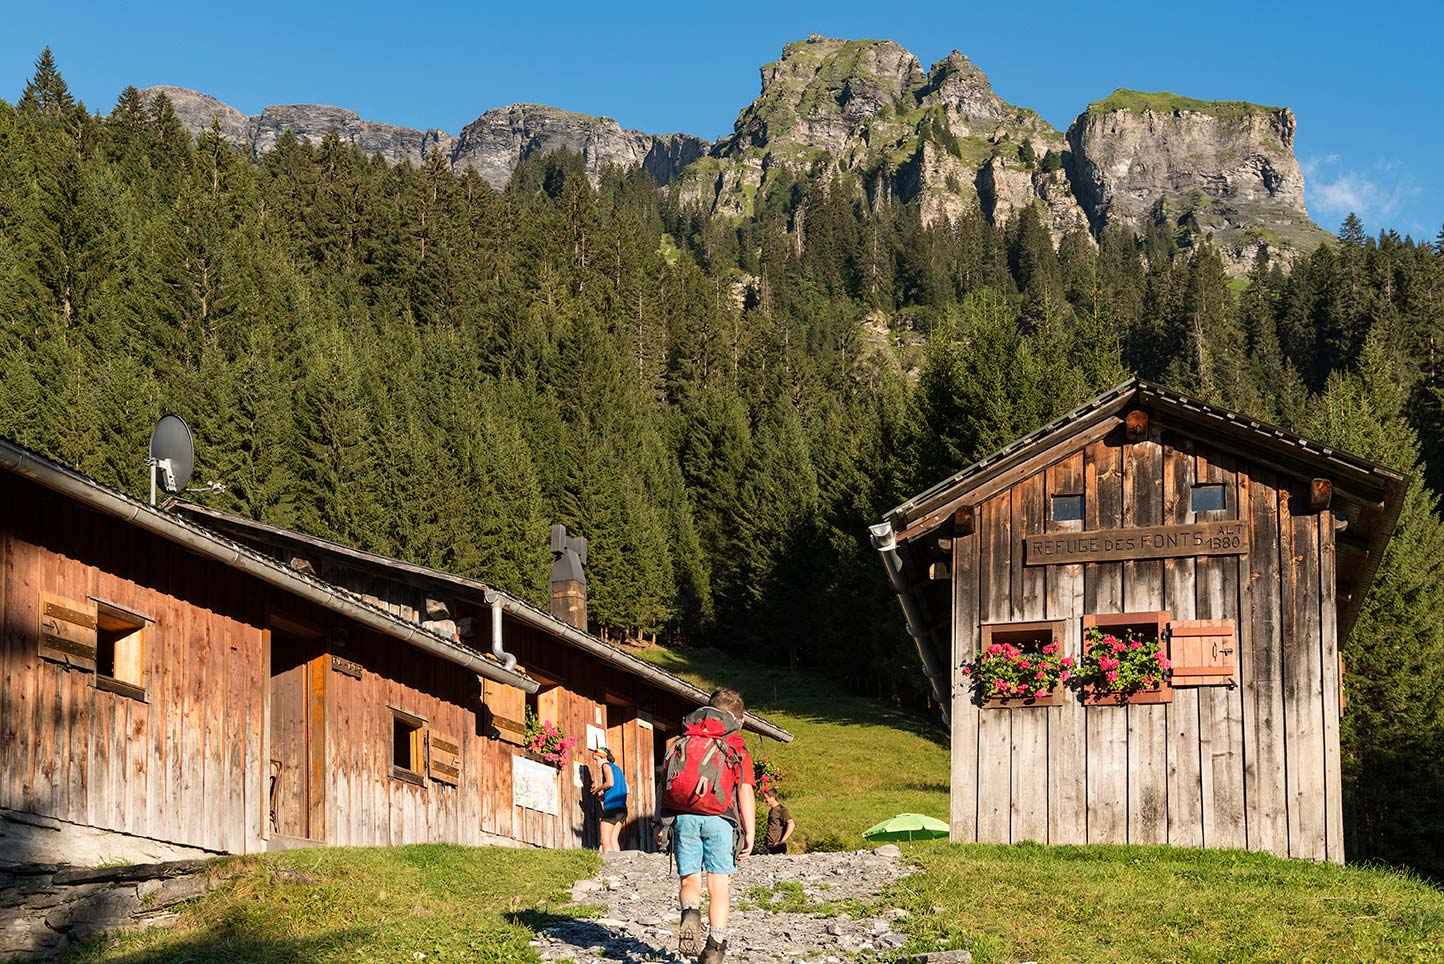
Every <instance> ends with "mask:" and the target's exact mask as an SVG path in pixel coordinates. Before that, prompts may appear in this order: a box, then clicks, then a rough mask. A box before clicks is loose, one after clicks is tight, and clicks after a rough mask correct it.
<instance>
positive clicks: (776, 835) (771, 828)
mask: <svg viewBox="0 0 1444 964" xmlns="http://www.w3.org/2000/svg"><path fill="white" fill-rule="evenodd" d="M791 819H792V811H791V810H788V809H787V807H786V806H785V805H783V804H780V803H779V804H778V805H777V806H775V807H772V808H771V809H769V810H768V811H767V838H766V844H767V847H768V848H769V849H770V848H772V847H776V846H777V845H778V844H780V843H782V835H783V834H785V833H786V832H787V821H789V820H791Z"/></svg>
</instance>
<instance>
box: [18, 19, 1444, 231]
mask: <svg viewBox="0 0 1444 964" xmlns="http://www.w3.org/2000/svg"><path fill="white" fill-rule="evenodd" d="M889 8H890V9H889ZM1441 10H1444V5H1440V4H1439V3H1437V2H1435V3H1423V2H1416V0H1405V2H1399V3H1389V4H1380V5H1375V6H1372V7H1371V6H1369V5H1362V4H1358V3H1351V4H1347V5H1345V4H1342V3H1333V2H1317V3H1310V4H1296V5H1290V4H1287V3H1284V4H1277V3H1276V4H1271V5H1261V4H1259V3H1257V2H1256V0H1255V2H1252V3H1231V2H1215V3H1210V4H1206V5H1192V4H1190V5H1182V4H1158V3H1149V4H1135V3H1127V4H1112V5H1107V6H1104V5H1102V4H1097V3H1093V4H1080V3H1076V2H1067V3H1063V2H1059V3H1050V2H1046V0H1033V2H1028V3H1004V4H999V3H996V2H993V3H988V4H972V3H967V2H953V3H947V4H939V5H937V6H935V7H934V6H929V5H927V4H921V3H915V4H906V5H902V4H900V5H896V6H894V5H891V4H880V3H877V2H875V0H874V2H871V3H854V2H849V0H834V2H830V3H792V4H784V3H772V4H754V5H747V4H741V3H734V4H730V5H727V6H726V7H724V8H718V7H715V6H713V5H709V4H682V5H672V4H667V5H663V4H655V5H647V6H644V7H616V6H615V5H613V4H607V3H595V2H593V3H587V4H575V5H573V4H567V3H561V2H556V3H547V4H540V3H525V2H521V3H518V2H515V0H513V2H511V3H507V4H505V5H500V6H494V7H493V6H489V5H487V4H485V3H468V4H460V3H451V2H430V3H415V2H413V3H410V4H397V3H394V2H392V3H386V4H381V3H372V2H350V3H338V2H331V3H300V2H298V3H293V4H280V3H268V2H251V3H241V4H201V3H185V4H179V3H155V4H148V5H145V4H137V5H122V4H116V3H106V4H98V3H88V2H71V3H64V4H58V3H53V2H52V3H46V2H43V0H42V2H40V3H35V2H33V0H30V2H24V3H20V2H16V0H0V25H3V26H0V97H3V98H5V99H7V100H12V101H13V100H14V98H15V97H16V96H18V94H19V91H20V90H21V88H22V87H23V85H24V82H25V79H26V78H27V77H28V76H29V74H30V70H31V64H32V62H33V60H34V58H35V56H36V54H37V53H38V52H39V50H40V48H41V47H43V46H44V45H45V44H47V43H48V44H50V45H51V47H52V48H54V50H55V54H56V56H57V58H58V59H59V62H60V66H61V69H62V71H63V72H64V73H65V76H66V78H67V80H68V81H69V82H70V85H71V87H72V89H74V91H75V92H76V93H77V94H78V95H79V96H80V97H81V98H83V99H84V100H85V101H86V103H87V104H88V105H89V106H90V107H91V108H92V109H97V108H99V109H105V110H108V109H109V107H110V105H111V104H112V103H113V102H114V98H115V95H116V94H117V93H118V92H119V90H120V89H121V88H122V87H124V86H125V85H126V84H128V83H133V84H136V85H137V86H145V85H149V84H177V85H180V86H185V87H194V88H197V89H199V90H204V91H206V92H207V93H210V94H212V95H214V96H216V97H219V98H220V99H222V100H224V101H226V102H228V103H230V104H232V105H233V106H235V107H237V108H239V109H241V110H243V111H245V112H247V113H254V112H256V111H258V110H259V109H260V108H262V107H263V106H265V105H267V104H274V103H326V104H335V105H338V106H343V107H349V108H351V109H353V110H356V111H358V112H360V114H361V115H362V116H363V117H366V118H368V119H372V120H380V121H387V122H390V123H395V124H404V125H407V126H410V127H421V128H425V127H440V128H443V129H446V130H449V131H452V132H453V133H454V132H456V131H458V130H460V129H461V127H462V126H464V125H465V124H466V123H467V122H469V121H471V120H472V119H474V118H475V117H476V116H477V115H478V114H480V113H481V112H482V111H483V110H486V109H487V108H490V107H499V106H503V105H506V104H511V103H516V102H523V101H526V102H536V103H545V104H552V105H555V106H558V107H564V108H568V109H571V110H578V111H584V112H587V113H594V114H606V115H608V116H612V117H615V118H617V119H618V120H619V121H620V122H621V123H622V124H623V126H626V127H634V128H639V129H642V130H647V131H652V132H664V131H673V130H681V131H687V132H690V133H694V134H699V135H702V136H705V137H716V136H718V135H721V134H723V133H726V132H727V131H729V130H731V127H732V123H733V121H734V120H735V119H736V117H737V112H738V111H739V110H740V109H741V108H742V107H743V106H744V105H746V104H747V103H748V102H749V101H750V100H751V99H752V98H753V97H755V96H756V94H757V90H758V84H759V81H758V74H757V68H758V67H759V66H760V65H762V64H763V63H766V62H767V61H769V60H773V59H775V58H776V57H777V56H778V54H779V52H780V51H781V48H782V45H783V44H784V43H787V42H788V41H790V40H795V39H800V38H802V37H806V36H807V35H808V34H809V33H820V34H824V35H828V36H838V37H878V38H888V39H892V40H895V41H897V42H898V43H900V44H902V45H903V46H904V47H907V48H908V49H909V50H911V51H912V52H913V53H915V54H916V55H917V56H918V59H919V60H921V61H922V62H923V64H924V66H927V65H929V64H931V63H932V62H934V61H936V60H938V59H939V58H941V57H944V56H946V55H947V53H948V51H949V50H951V49H953V48H955V47H956V48H957V49H959V50H961V51H962V52H963V53H965V54H967V55H968V56H969V57H970V58H972V60H973V62H974V63H976V64H978V65H979V66H980V67H982V68H983V70H985V71H986V72H987V73H988V75H989V77H991V78H992V81H993V86H994V89H995V90H997V92H998V93H999V94H1000V95H1002V96H1003V97H1004V98H1006V99H1008V100H1010V101H1012V102H1013V103H1016V104H1021V105H1024V106H1028V107H1033V108H1035V109H1036V110H1038V111H1039V112H1040V113H1041V114H1042V115H1043V116H1044V117H1045V118H1047V119H1048V120H1049V121H1050V122H1052V123H1053V124H1054V125H1055V126H1057V127H1059V128H1060V129H1063V128H1066V127H1067V125H1068V123H1069V122H1070V121H1071V120H1072V118H1073V117H1074V115H1076V114H1077V113H1078V112H1079V111H1081V110H1082V109H1083V108H1084V107H1085V106H1086V105H1087V103H1088V102H1089V101H1090V100H1095V99H1098V98H1101V97H1104V96H1106V95H1107V94H1108V93H1109V92H1111V91H1112V90H1113V89H1114V88H1115V87H1131V88H1135V89H1141V90H1164V89H1166V90H1172V91H1175V92H1176V93H1180V94H1186V95H1189V96H1192V97H1200V98H1206V99H1238V100H1251V101H1256V102H1260V103H1265V104H1283V105H1287V106H1289V107H1292V108H1293V109H1294V111H1295V113H1296V114H1297V115H1298V120H1299V133H1298V141H1297V144H1296V145H1295V147H1296V151H1297V153H1298V156H1299V161H1300V163H1301V164H1302V165H1303V167H1304V172H1305V175H1306V181H1307V185H1308V203H1309V210H1310V213H1311V214H1312V215H1313V217H1314V219H1315V220H1316V221H1317V222H1319V223H1320V224H1321V225H1322V226H1323V227H1325V228H1328V229H1330V230H1336V229H1337V227H1338V224H1339V222H1340V221H1341V220H1342V219H1343V217H1344V215H1345V214H1347V213H1348V212H1349V211H1350V210H1353V211H1357V212H1358V213H1359V215H1360V216H1361V217H1362V218H1363V219H1364V222H1365V226H1366V228H1367V229H1368V230H1369V231H1370V232H1374V231H1377V230H1378V229H1380V228H1384V227H1391V228H1394V229H1396V230H1398V231H1399V232H1400V233H1408V234H1413V235H1415V236H1416V237H1423V238H1428V239H1430V240H1432V239H1433V238H1434V237H1435V235H1436V234H1437V233H1438V232H1439V230H1440V227H1441V224H1444V178H1441V177H1440V176H1439V175H1438V173H1437V172H1438V168H1439V166H1440V162H1441V159H1444V94H1441V93H1440V91H1441V82H1444V57H1441V55H1440V44H1439V38H1440V37H1441V36H1444V12H1441ZM1375 14H1378V15H1375Z"/></svg>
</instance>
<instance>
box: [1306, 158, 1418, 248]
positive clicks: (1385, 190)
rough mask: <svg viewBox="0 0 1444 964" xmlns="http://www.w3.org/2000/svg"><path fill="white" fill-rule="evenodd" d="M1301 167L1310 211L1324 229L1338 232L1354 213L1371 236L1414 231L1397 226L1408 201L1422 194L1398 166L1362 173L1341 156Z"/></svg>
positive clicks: (1387, 163) (1386, 164) (1385, 164)
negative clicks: (1389, 231)
mask: <svg viewBox="0 0 1444 964" xmlns="http://www.w3.org/2000/svg"><path fill="white" fill-rule="evenodd" d="M1300 166H1301V167H1302V168H1303V171H1304V191H1305V194H1306V196H1307V201H1308V205H1309V210H1310V212H1312V214H1313V217H1314V220H1315V221H1319V222H1321V223H1322V225H1323V226H1324V227H1327V228H1337V227H1338V223H1339V222H1341V221H1343V219H1344V218H1345V217H1347V216H1348V215H1349V214H1350V213H1353V214H1356V215H1358V217H1359V219H1360V220H1361V221H1363V222H1364V228H1365V230H1366V231H1368V232H1369V233H1371V234H1372V233H1374V232H1375V231H1378V230H1379V229H1381V228H1391V227H1392V228H1400V229H1403V230H1413V229H1414V228H1415V226H1413V225H1400V224H1395V223H1394V221H1395V218H1396V216H1397V215H1398V214H1399V213H1400V212H1401V211H1403V210H1404V208H1405V206H1406V205H1407V204H1408V203H1409V201H1410V200H1412V199H1413V198H1415V197H1417V196H1418V195H1420V194H1422V193H1423V189H1422V188H1420V187H1419V185H1417V184H1415V183H1414V181H1413V179H1411V178H1410V177H1409V176H1408V175H1405V174H1403V173H1402V171H1401V165H1400V164H1398V162H1396V161H1392V160H1387V159H1385V160H1379V161H1376V162H1375V163H1374V164H1373V166H1372V167H1371V168H1367V169H1365V170H1363V171H1359V170H1351V169H1348V168H1346V167H1345V166H1344V163H1343V160H1342V159H1341V158H1340V157H1339V155H1337V154H1327V155H1324V156H1323V157H1310V158H1305V159H1304V160H1303V162H1302V164H1301V165H1300Z"/></svg>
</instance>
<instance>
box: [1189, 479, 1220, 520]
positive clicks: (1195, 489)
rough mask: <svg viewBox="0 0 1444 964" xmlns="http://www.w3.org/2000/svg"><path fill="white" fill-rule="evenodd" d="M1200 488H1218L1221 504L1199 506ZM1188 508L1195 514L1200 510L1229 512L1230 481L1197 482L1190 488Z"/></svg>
mask: <svg viewBox="0 0 1444 964" xmlns="http://www.w3.org/2000/svg"><path fill="white" fill-rule="evenodd" d="M1200 489H1207V490H1209V491H1213V490H1215V489H1216V490H1218V494H1219V501H1220V504H1219V505H1216V506H1209V507H1208V508H1202V509H1201V508H1199V507H1198V493H1199V490H1200ZM1188 508H1189V511H1190V512H1193V513H1195V514H1197V513H1200V512H1227V511H1228V483H1227V482H1195V483H1194V484H1193V485H1192V486H1191V487H1190V488H1189V490H1188Z"/></svg>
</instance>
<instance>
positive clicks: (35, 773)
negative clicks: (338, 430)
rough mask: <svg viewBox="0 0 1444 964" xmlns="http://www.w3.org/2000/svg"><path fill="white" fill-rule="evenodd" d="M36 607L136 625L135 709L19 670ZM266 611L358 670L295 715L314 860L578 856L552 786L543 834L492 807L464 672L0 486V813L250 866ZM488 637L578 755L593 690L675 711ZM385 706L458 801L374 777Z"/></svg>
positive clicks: (641, 797)
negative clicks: (550, 691)
mask: <svg viewBox="0 0 1444 964" xmlns="http://www.w3.org/2000/svg"><path fill="white" fill-rule="evenodd" d="M42 591H43V592H51V593H55V594H56V595H60V596H64V597H66V598H70V599H78V600H84V599H85V597H86V596H87V595H95V596H98V597H102V598H104V599H107V600H110V601H112V602H114V603H116V604H119V605H120V606H123V607H126V608H129V609H133V610H135V611H138V612H141V613H145V614H146V615H148V616H151V617H153V618H154V620H155V622H154V623H153V624H152V625H150V626H149V627H148V628H147V629H146V658H147V662H148V678H147V681H146V700H145V701H144V702H141V701H138V700H134V699H130V698H128V697H125V696H121V695H119V694H115V693H110V692H107V691H103V690H99V689H96V688H95V687H94V686H93V685H92V683H91V680H92V677H91V676H90V674H87V673H84V672H81V671H76V670H72V671H67V670H66V669H65V668H64V667H62V666H60V665H58V664H55V663H51V662H48V661H44V660H41V659H40V658H39V656H38V639H37V627H38V621H39V616H38V606H39V598H40V593H41V592H42ZM276 613H279V614H283V615H284V617H285V618H286V619H288V620H291V621H293V622H295V623H298V624H301V625H306V626H310V627H312V628H314V629H315V630H317V631H318V632H320V633H322V634H323V636H324V634H325V632H326V631H327V630H328V629H330V628H331V627H333V626H337V625H338V624H344V625H345V627H346V630H347V633H346V642H345V645H344V646H343V647H339V648H337V647H334V646H333V649H334V652H336V653H337V654H338V655H341V656H343V657H344V658H346V659H349V660H352V661H354V662H357V663H360V664H361V665H362V667H363V668H364V672H363V673H362V677H361V678H360V679H354V678H352V677H351V676H347V675H345V674H343V673H339V672H335V671H328V672H326V673H325V674H315V673H312V674H309V675H310V679H309V683H310V684H312V689H313V690H314V692H313V693H311V695H310V700H311V701H312V702H313V703H315V704H316V705H317V706H324V707H326V709H325V710H324V711H323V712H319V713H315V714H314V715H313V718H312V725H313V730H312V732H313V734H314V735H315V737H316V738H317V739H318V740H319V741H321V743H322V744H323V745H324V753H318V754H317V755H316V756H315V757H314V758H313V760H312V764H313V765H316V766H319V769H318V770H317V771H316V773H315V774H313V775H312V778H313V779H314V780H315V781H316V782H317V783H318V784H320V787H319V788H318V789H319V793H318V794H317V795H316V799H317V801H318V802H319V803H320V804H322V805H323V806H322V809H321V810H320V811H319V812H318V813H316V814H315V815H314V816H313V819H312V820H311V832H312V834H313V835H316V834H320V835H321V836H322V839H325V840H326V841H327V842H330V843H333V844H377V845H385V844H401V843H412V842H420V841H428V840H431V841H449V842H456V843H463V844H470V843H478V842H482V841H483V840H484V839H486V838H485V836H484V835H485V834H495V835H500V836H504V837H513V838H516V839H519V840H522V841H525V842H527V843H531V844H536V845H538V846H546V847H577V846H581V845H583V844H584V843H587V842H590V843H593V844H594V843H595V833H594V831H593V830H592V829H591V828H590V827H589V826H588V825H587V822H586V811H585V810H584V807H583V802H584V801H583V791H582V789H580V788H578V787H577V786H576V785H575V781H574V780H573V778H572V774H571V772H570V770H568V771H566V772H563V773H561V774H560V775H559V777H558V779H559V784H560V797H561V813H560V815H558V816H557V817H552V816H549V815H546V814H541V813H537V812H534V811H530V810H523V809H522V808H519V807H515V806H513V805H512V793H511V765H512V756H513V755H514V754H517V753H519V752H521V751H520V749H519V748H518V747H516V746H514V745H512V744H508V743H503V742H499V741H494V740H491V739H489V738H488V737H487V736H486V735H485V734H483V733H482V732H481V726H480V722H479V721H480V719H481V718H482V713H481V704H480V686H479V683H478V681H477V678H476V676H475V675H474V674H473V673H469V672H465V671H462V670H459V669H458V668H457V667H455V666H453V665H452V664H450V663H446V662H444V661H442V660H439V659H436V658H434V657H429V656H426V655H424V654H422V653H419V652H418V651H417V650H415V649H413V648H410V647H407V646H405V645H403V644H401V643H399V642H397V641H395V640H393V639H391V638H389V637H384V636H381V635H379V634H376V633H373V632H371V631H369V630H367V629H365V628H364V627H361V626H360V625H358V624H349V623H345V622H344V621H343V620H338V617H337V616H336V615H335V614H334V613H330V612H327V611H324V610H321V609H319V608H317V607H314V606H311V605H309V604H307V603H304V602H302V601H301V600H298V599H296V598H295V597H292V596H290V595H288V594H286V593H284V592H282V591H280V590H275V589H272V588H270V587H268V586H266V585H263V584H261V583H259V582H258V581H256V580H254V579H252V578H251V577H248V576H245V575H244V574H242V573H239V572H237V571H236V570H233V569H230V568H229V567H225V566H222V565H220V564H218V563H214V562H210V561H208V560H205V559H202V558H200V557H198V556H195V555H193V554H190V553H188V552H186V551H184V550H182V549H180V548H179V547H177V546H175V545H173V544H171V543H169V542H166V541H164V540H162V539H160V538H158V537H155V536H151V535H149V534H147V533H145V532H143V531H141V530H139V529H136V528H133V527H131V526H128V525H126V524H124V523H121V522H120V521H118V520H115V519H112V518H110V517H108V516H103V515H100V514H98V513H94V512H92V511H90V510H87V509H83V508H81V507H79V506H78V505H76V504H75V503H74V502H72V501H70V500H68V499H65V498H63V497H61V496H59V495H56V494H54V493H52V492H50V491H49V490H47V489H44V488H42V487H40V486H37V485H35V484H33V483H31V482H29V481H27V480H24V479H20V478H17V477H14V476H11V475H9V474H0V807H4V808H8V809H15V810H22V811H27V812H31V813H38V814H42V815H46V816H53V817H56V818H58V819H61V820H66V821H71V822H74V823H79V824H86V825H90V826H94V827H99V828H103V829H108V830H115V831H121V832H125V833H131V834H136V835H139V836H145V837H151V838H154V839H157V840H164V841H168V842H172V843H178V844H184V845H188V846H195V847H202V848H205V849H209V850H216V851H228V852H254V851H260V850H264V849H266V847H267V846H268V839H269V837H270V830H269V820H268V811H269V790H270V772H269V760H270V757H271V752H270V749H271V748H270V745H269V744H270V733H269V727H268V726H267V725H266V721H267V715H266V714H267V704H268V701H269V698H270V696H269V694H270V688H271V686H270V682H271V681H270V657H271V652H270V645H269V637H270V634H269V632H268V630H267V626H268V624H269V620H270V619H271V617H272V615H273V614H276ZM508 633H509V634H510V635H509V637H508V638H509V639H511V640H513V641H514V642H515V643H516V644H517V646H518V648H520V649H529V650H531V653H529V654H528V655H529V656H530V655H535V654H538V653H540V654H544V655H545V656H546V663H547V664H548V666H549V668H550V669H552V670H553V671H554V672H559V673H565V674H566V675H567V676H568V677H569V678H568V683H567V686H566V687H563V688H562V690H561V692H560V694H559V696H558V705H559V706H560V707H561V709H562V716H563V719H562V721H561V722H562V724H563V726H564V728H565V729H566V731H567V732H568V733H569V734H572V735H575V736H577V737H578V738H579V740H581V741H582V745H583V747H584V745H585V736H586V724H587V723H588V722H591V723H593V724H594V725H595V724H596V722H597V713H598V711H599V710H600V712H601V714H602V715H601V725H602V726H603V727H604V728H605V726H606V722H607V721H606V707H605V704H604V702H602V700H603V699H604V697H605V694H606V692H607V691H608V690H609V689H610V690H611V691H613V692H617V693H624V694H627V696H628V698H631V699H634V700H636V701H637V703H638V704H639V705H644V706H650V707H651V708H652V710H653V712H654V714H655V715H656V718H657V719H658V720H672V719H673V718H674V717H675V718H676V719H680V716H681V714H682V712H684V711H685V709H686V707H683V706H681V705H674V704H675V702H676V701H674V700H671V699H670V698H668V697H665V696H660V695H659V694H656V693H655V692H654V691H651V690H647V689H645V688H643V687H642V685H641V684H640V683H638V681H637V680H636V679H635V678H634V677H630V676H627V675H625V674H622V673H620V672H618V671H616V670H613V669H610V668H608V667H603V666H601V665H600V664H599V663H598V662H597V661H596V660H594V659H591V658H589V657H586V656H585V655H583V654H579V653H577V652H576V651H574V650H571V649H569V648H566V647H561V646H560V645H557V644H554V643H546V642H545V639H544V635H545V634H542V633H540V632H537V631H534V630H529V629H523V628H521V627H519V626H516V625H514V624H511V623H508ZM308 656H309V654H308ZM574 690H580V691H581V692H576V691H574ZM584 694H586V695H584ZM593 696H595V698H592V697H593ZM653 701H655V703H653ZM390 706H397V707H400V708H402V709H404V710H406V711H408V712H411V713H414V714H416V715H418V716H421V717H423V718H425V719H426V720H428V722H429V725H430V728H431V729H433V730H434V731H435V732H436V733H438V734H439V735H442V736H445V737H448V738H451V739H454V740H455V741H456V743H457V745H458V746H459V747H460V749H461V761H462V773H461V782H460V784H459V785H458V786H455V787H452V786H448V785H446V784H443V783H438V782H436V781H427V782H426V785H425V786H416V785H414V784H411V783H408V782H405V781H402V780H398V779H394V778H393V777H392V776H391V774H390V769H389V767H390V742H391V739H392V715H391V711H390V709H389V707H390ZM672 725H674V726H675V723H673V724H672ZM631 726H632V727H633V728H634V729H636V731H637V732H636V733H635V739H634V740H633V741H632V743H633V744H634V745H635V754H634V756H635V760H629V762H628V764H626V765H625V766H627V767H628V773H627V777H628V780H629V781H630V782H632V784H633V786H634V787H635V788H636V789H635V790H634V797H633V800H634V801H635V804H634V815H635V816H636V817H637V819H639V820H641V819H645V818H647V817H650V816H651V815H652V813H653V808H654V807H655V788H654V786H653V778H652V765H651V754H652V752H653V750H652V745H651V740H650V734H651V732H652V731H643V730H641V729H640V728H637V727H636V724H635V722H633V723H632V724H631ZM293 762H295V761H293ZM318 828H319V829H318ZM287 829H290V830H292V831H293V832H294V831H295V830H296V828H295V827H288V828H287Z"/></svg>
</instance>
